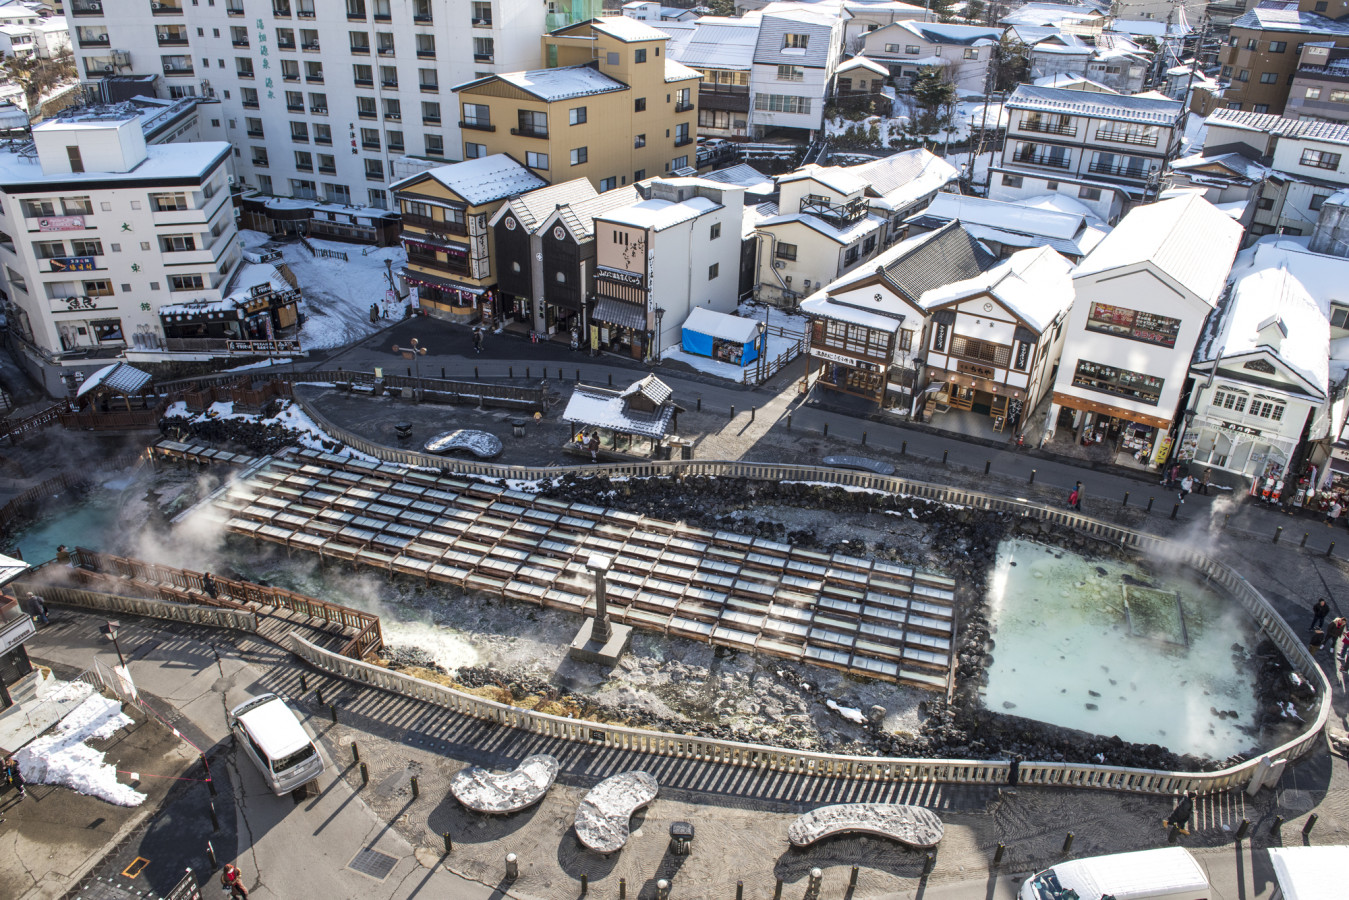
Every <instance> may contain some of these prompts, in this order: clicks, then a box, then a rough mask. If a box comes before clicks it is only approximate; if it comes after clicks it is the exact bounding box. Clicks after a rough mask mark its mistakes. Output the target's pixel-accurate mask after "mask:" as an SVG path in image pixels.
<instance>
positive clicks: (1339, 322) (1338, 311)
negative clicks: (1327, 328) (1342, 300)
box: [1330, 304, 1349, 328]
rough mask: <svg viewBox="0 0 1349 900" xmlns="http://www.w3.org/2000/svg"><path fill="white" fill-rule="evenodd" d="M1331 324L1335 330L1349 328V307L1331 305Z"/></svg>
mask: <svg viewBox="0 0 1349 900" xmlns="http://www.w3.org/2000/svg"><path fill="white" fill-rule="evenodd" d="M1330 324H1331V325H1332V326H1334V327H1335V328H1349V306H1340V305H1338V304H1331V307H1330Z"/></svg>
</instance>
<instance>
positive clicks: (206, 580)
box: [201, 572, 216, 600]
mask: <svg viewBox="0 0 1349 900" xmlns="http://www.w3.org/2000/svg"><path fill="white" fill-rule="evenodd" d="M201 589H202V590H203V591H205V592H206V593H207V594H208V595H210V598H211V599H212V600H214V599H215V595H216V587H215V579H214V578H212V577H211V573H210V572H207V573H205V574H204V575H202V576H201Z"/></svg>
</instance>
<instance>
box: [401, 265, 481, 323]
mask: <svg viewBox="0 0 1349 900" xmlns="http://www.w3.org/2000/svg"><path fill="white" fill-rule="evenodd" d="M401 274H402V276H403V282H404V283H405V284H406V285H407V286H408V292H409V297H408V299H409V302H411V303H412V305H413V306H414V307H416V308H419V309H424V310H426V311H427V312H428V313H430V314H431V315H434V316H438V317H440V318H448V319H450V320H451V321H454V322H470V321H473V320H474V319H477V318H478V317H479V316H481V317H482V321H483V322H484V323H490V322H491V321H492V320H493V319H494V313H493V310H492V292H491V291H490V290H484V289H483V288H480V287H475V286H473V285H467V284H459V283H456V282H453V281H446V280H444V279H441V278H436V277H434V276H432V275H427V274H426V273H425V272H414V271H412V270H410V269H404V270H403V272H402V273H401Z"/></svg>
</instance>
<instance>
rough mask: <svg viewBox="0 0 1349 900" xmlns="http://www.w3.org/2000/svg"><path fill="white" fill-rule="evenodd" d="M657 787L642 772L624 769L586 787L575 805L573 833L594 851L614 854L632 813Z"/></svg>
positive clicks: (625, 837)
mask: <svg viewBox="0 0 1349 900" xmlns="http://www.w3.org/2000/svg"><path fill="white" fill-rule="evenodd" d="M659 790H660V788H659V786H658V785H657V784H656V779H655V778H652V777H651V776H650V775H648V774H647V773H646V772H624V773H623V774H621V775H614V776H612V777H610V778H606V779H604V780H603V781H601V782H600V783H599V784H597V785H595V786H594V787H593V788H591V789H590V793H588V794H586V795H585V799H584V800H582V801H581V805H580V806H578V807H576V836H577V837H578V838H580V839H581V843H582V844H585V845H586V846H587V847H589V848H590V849H591V850H594V851H595V852H596V853H614V852H615V851H618V850H622V849H623V845H624V844H626V843H627V842H628V836H629V833H630V832H629V826H630V823H631V819H632V816H633V814H634V813H636V812H637V810H639V809H642V808H643V807H645V806H646V805H647V804H648V803H650V802H651V801H652V800H655V799H656V794H657V792H658V791H659Z"/></svg>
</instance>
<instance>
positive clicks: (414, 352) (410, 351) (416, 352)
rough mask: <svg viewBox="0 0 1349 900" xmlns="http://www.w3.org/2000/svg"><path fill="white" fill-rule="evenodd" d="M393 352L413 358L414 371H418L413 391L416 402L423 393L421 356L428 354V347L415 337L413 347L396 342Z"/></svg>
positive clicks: (404, 357)
mask: <svg viewBox="0 0 1349 900" xmlns="http://www.w3.org/2000/svg"><path fill="white" fill-rule="evenodd" d="M393 352H394V353H401V354H402V355H403V359H410V360H412V366H413V369H412V371H414V372H416V373H417V375H416V378H417V386H416V387H415V388H414V389H413V391H412V399H413V401H414V402H415V401H416V400H418V399H420V395H421V389H422V366H421V357H423V356H425V355H426V348H425V347H423V346H422V345H421V342H420V341H418V340H417V339H416V338H413V339H412V346H411V347H399V346H398V345H397V344H394V345H393Z"/></svg>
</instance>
